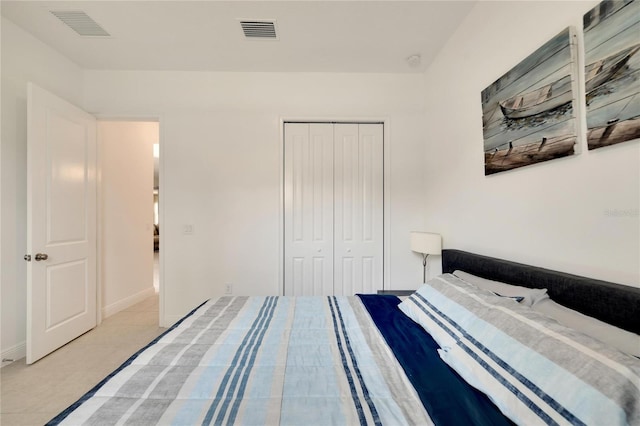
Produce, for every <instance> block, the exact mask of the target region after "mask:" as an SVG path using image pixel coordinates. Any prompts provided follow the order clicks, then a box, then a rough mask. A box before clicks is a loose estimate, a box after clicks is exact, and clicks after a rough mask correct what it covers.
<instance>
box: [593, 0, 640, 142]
mask: <svg viewBox="0 0 640 426" xmlns="http://www.w3.org/2000/svg"><path fill="white" fill-rule="evenodd" d="M583 23H584V50H585V70H584V73H585V77H584V81H585V93H586V104H587V105H586V111H587V143H588V146H589V149H590V150H591V149H596V148H600V147H603V146H608V145H614V144H618V143H620V142H625V141H630V140H634V139H638V138H640V1H638V0H635V1H634V0H631V1H629V0H626V1H618V0H616V1H610V0H609V1H603V2H602V3H600V4H599V5H598V6H596V7H594V8H593V9H591V10H590V11H589V12H588V13H587V14H585V15H584V17H583Z"/></svg>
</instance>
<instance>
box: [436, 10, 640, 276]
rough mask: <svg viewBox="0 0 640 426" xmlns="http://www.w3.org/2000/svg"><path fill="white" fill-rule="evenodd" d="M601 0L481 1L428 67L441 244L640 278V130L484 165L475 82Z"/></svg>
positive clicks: (492, 76) (479, 85)
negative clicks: (602, 143) (597, 145)
mask: <svg viewBox="0 0 640 426" xmlns="http://www.w3.org/2000/svg"><path fill="white" fill-rule="evenodd" d="M596 4H597V2H594V1H588V2H580V1H568V2H559V1H554V2H526V1H522V2H520V1H519V2H484V1H483V2H479V3H478V4H477V5H476V6H475V8H474V9H473V10H472V12H471V13H470V14H469V16H468V17H467V19H466V20H465V21H464V23H463V24H462V25H461V27H460V28H459V29H458V31H457V32H456V34H455V35H454V37H452V38H451V39H450V40H449V42H448V43H447V44H446V45H445V46H444V48H443V50H442V51H441V53H440V55H439V56H438V57H437V59H436V60H435V61H434V62H433V64H432V65H431V66H430V68H429V69H428V71H427V73H426V75H425V86H426V90H425V92H424V93H425V96H426V97H427V99H428V100H427V104H426V106H425V108H426V111H427V115H426V126H427V128H428V138H427V147H426V157H425V166H424V167H425V172H426V173H425V204H426V211H425V225H426V226H427V228H428V229H430V230H432V231H437V230H439V231H441V232H442V234H443V237H444V245H445V246H446V247H449V248H460V249H465V250H469V251H475V252H480V253H484V254H487V255H492V256H497V257H502V258H507V259H512V260H516V261H521V262H524V263H529V264H534V265H539V266H543V267H548V268H551V269H556V270H562V271H566V272H570V273H575V274H579V275H586V276H591V277H595V278H600V279H604V280H610V281H614V282H619V283H622V284H628V285H633V286H640V248H639V246H640V225H639V222H640V217H639V215H638V208H639V207H640V199H639V197H640V141H638V140H636V141H632V142H625V143H622V144H619V145H615V146H611V147H608V148H601V149H597V150H594V151H591V152H589V151H587V149H586V142H585V141H584V137H582V138H581V142H580V143H581V145H582V153H581V154H580V155H577V156H573V157H571V158H564V159H559V160H553V161H549V162H546V163H542V164H538V165H533V166H528V167H524V168H520V169H516V170H513V171H510V172H505V173H499V174H497V175H492V176H490V177H485V176H484V165H483V161H484V155H483V137H482V120H481V118H482V110H481V103H480V92H481V91H482V90H483V89H484V88H485V87H487V86H488V85H490V84H491V83H493V81H495V80H496V79H497V78H498V77H500V76H501V75H502V74H504V73H505V72H506V71H508V70H509V69H510V68H512V67H513V66H514V65H516V64H517V63H518V62H520V61H521V60H522V59H524V58H525V57H526V56H528V55H529V54H530V53H532V52H533V51H535V50H536V49H537V48H538V47H539V46H541V45H542V44H543V43H545V42H546V41H547V40H549V39H550V38H551V37H553V36H554V35H556V34H557V33H559V32H560V31H562V30H563V29H564V28H566V27H567V26H569V25H574V26H576V28H577V29H578V32H579V33H580V34H581V29H582V16H583V14H584V13H585V12H587V11H588V10H590V9H591V8H592V7H593V6H594V5H596ZM580 37H581V36H580ZM580 43H581V38H580ZM580 46H581V45H580ZM579 52H580V57H581V59H580V66H581V69H582V67H583V66H584V62H583V59H582V55H583V52H582V50H581V47H580V50H579ZM580 99H581V102H583V100H584V90H583V89H582V92H581V94H580ZM580 126H581V134H582V135H584V132H585V128H586V124H585V120H584V117H582V119H581V121H580ZM611 211H614V212H615V211H618V212H627V213H626V214H622V215H611V214H608V213H609V212H611Z"/></svg>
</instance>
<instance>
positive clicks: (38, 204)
mask: <svg viewBox="0 0 640 426" xmlns="http://www.w3.org/2000/svg"><path fill="white" fill-rule="evenodd" d="M27 110H28V115H27V117H28V118H27V121H28V122H27V169H28V174H27V215H28V217H27V221H28V222H27V223H28V228H27V250H28V255H31V260H30V261H29V262H28V263H27V265H28V266H27V363H29V364H30V363H33V362H35V361H37V360H38V359H40V358H42V357H43V356H45V355H47V354H48V353H50V352H52V351H54V350H55V349H57V348H59V347H60V346H62V345H64V344H65V343H67V342H69V341H71V340H72V339H74V338H76V337H78V336H79V335H81V334H82V333H84V332H86V331H88V330H90V329H91V328H93V327H95V326H96V120H95V118H94V117H93V116H91V115H89V114H87V113H85V112H84V111H82V110H80V109H78V108H76V107H75V106H73V105H71V104H70V103H68V102H66V101H65V100H63V99H60V98H58V97H57V96H55V95H53V94H51V93H49V92H47V91H46V90H44V89H42V88H40V87H38V86H36V85H33V84H31V83H30V84H29V86H28V101H27Z"/></svg>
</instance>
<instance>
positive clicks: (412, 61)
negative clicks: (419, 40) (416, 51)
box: [407, 55, 422, 68]
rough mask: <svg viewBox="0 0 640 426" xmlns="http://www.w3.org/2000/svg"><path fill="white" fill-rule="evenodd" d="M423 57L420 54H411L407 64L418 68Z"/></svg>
mask: <svg viewBox="0 0 640 426" xmlns="http://www.w3.org/2000/svg"><path fill="white" fill-rule="evenodd" d="M421 59H422V58H421V57H420V55H411V56H409V57H408V58H407V64H409V66H410V67H411V68H417V67H418V66H420V60H421Z"/></svg>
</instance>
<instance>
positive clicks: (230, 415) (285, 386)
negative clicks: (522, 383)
mask: <svg viewBox="0 0 640 426" xmlns="http://www.w3.org/2000/svg"><path fill="white" fill-rule="evenodd" d="M399 303H400V300H399V299H398V298H397V297H395V296H388V295H380V296H378V295H362V296H354V297H296V298H293V297H275V296H274V297H221V298H218V299H214V300H209V301H207V302H206V303H204V304H203V305H201V306H199V307H198V308H196V309H195V310H194V311H192V312H190V313H189V314H188V315H186V316H185V317H184V318H183V319H182V320H180V321H179V322H178V323H177V324H176V325H174V326H173V327H172V328H171V329H170V330H168V331H167V332H166V333H165V334H163V335H162V336H160V337H159V338H158V339H156V340H155V341H153V342H152V343H151V344H150V345H149V346H147V347H146V348H144V349H143V350H141V351H140V352H138V353H137V354H135V355H134V356H132V357H131V358H130V359H129V360H128V361H127V362H125V363H124V364H123V365H122V366H121V367H120V368H119V369H118V370H116V371H115V372H114V373H112V374H111V375H110V376H108V377H107V378H105V380H103V381H102V382H101V383H100V384H98V385H97V386H96V387H95V388H94V389H92V390H91V391H90V392H88V393H87V394H86V395H85V396H84V397H83V398H81V399H80V400H79V401H77V402H76V403H75V404H73V405H72V406H71V407H69V408H68V409H67V410H65V411H64V412H62V413H61V414H60V415H58V416H57V417H56V418H54V419H53V420H52V421H51V422H50V423H49V424H136V425H143V424H154V425H155V424H183V425H187V424H247V425H266V424H269V425H276V424H283V425H319V424H322V425H330V424H336V425H345V424H392V425H401V424H411V425H418V424H420V425H428V424H434V423H436V424H452V423H456V424H460V423H461V422H464V423H465V424H509V421H508V420H507V419H506V418H504V416H502V414H500V412H499V411H498V410H497V409H496V408H495V406H494V405H493V404H492V403H491V402H490V401H489V400H488V398H487V397H486V396H485V395H484V394H482V393H481V392H479V391H477V390H475V389H474V388H472V387H470V386H469V385H467V384H466V383H465V382H464V381H463V380H462V379H460V378H459V377H458V376H457V375H456V374H455V373H454V372H453V371H452V370H451V369H450V368H448V367H447V366H446V365H445V364H444V363H442V361H441V360H440V357H439V356H438V354H437V349H438V345H437V344H436V343H435V342H434V341H433V339H431V337H430V336H429V335H428V334H427V333H426V332H425V331H424V330H423V329H422V328H421V327H419V326H418V325H417V324H416V323H414V322H413V321H411V320H410V319H408V318H407V317H406V316H405V315H403V314H402V313H401V312H400V311H399V310H398V308H397V305H398V304H399ZM452 395H454V396H455V398H452Z"/></svg>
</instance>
